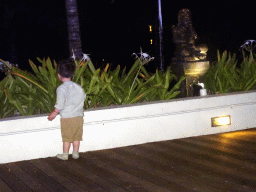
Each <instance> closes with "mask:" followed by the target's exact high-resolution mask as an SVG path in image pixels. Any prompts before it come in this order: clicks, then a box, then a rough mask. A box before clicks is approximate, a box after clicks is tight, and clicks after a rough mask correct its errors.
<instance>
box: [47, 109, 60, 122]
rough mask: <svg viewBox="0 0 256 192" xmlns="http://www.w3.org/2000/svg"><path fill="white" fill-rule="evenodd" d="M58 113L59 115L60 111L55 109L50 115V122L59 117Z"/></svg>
mask: <svg viewBox="0 0 256 192" xmlns="http://www.w3.org/2000/svg"><path fill="white" fill-rule="evenodd" d="M58 113H59V110H58V109H56V108H55V109H54V110H53V111H52V112H51V113H50V115H49V116H48V120H49V121H52V120H53V119H54V118H55V117H56V116H57V115H58Z"/></svg>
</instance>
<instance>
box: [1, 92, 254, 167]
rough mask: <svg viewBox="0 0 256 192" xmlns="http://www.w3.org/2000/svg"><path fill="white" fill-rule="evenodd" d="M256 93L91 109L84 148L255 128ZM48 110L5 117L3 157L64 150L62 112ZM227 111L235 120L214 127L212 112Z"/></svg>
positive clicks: (86, 114) (20, 157) (44, 154)
mask: <svg viewBox="0 0 256 192" xmlns="http://www.w3.org/2000/svg"><path fill="white" fill-rule="evenodd" d="M255 98H256V92H255V91H250V92H239V93H232V94H224V95H213V96H206V97H192V98H181V99H174V100H170V101H158V102H148V103H140V104H132V105H123V106H112V107H104V108H96V109H90V110H86V111H85V112H84V133H83V141H82V142H81V147H80V151H81V152H85V151H91V150H100V149H108V148H114V147H122V146H127V145H135V144H142V143H147V142H155V141H162V140H170V139H178V138H184V137H191V136H198V135H207V134H214V133H221V132H228V131H236V130H242V129H246V128H253V127H256V122H255V119H256V114H255V111H256V103H255V100H256V99H255ZM47 115H48V114H44V115H35V116H27V117H26V116H23V117H12V118H4V119H0V144H1V151H2V152H3V153H2V154H5V155H2V157H1V158H0V163H6V162H13V161H21V160H28V159H35V158H44V157H49V156H55V155H56V154H57V153H61V152H62V141H61V133H60V116H59V115H58V116H57V117H56V118H55V119H54V120H53V121H48V120H47ZM223 115H230V116H231V125H226V126H222V127H211V118H212V117H217V116H223ZM71 151H72V150H71Z"/></svg>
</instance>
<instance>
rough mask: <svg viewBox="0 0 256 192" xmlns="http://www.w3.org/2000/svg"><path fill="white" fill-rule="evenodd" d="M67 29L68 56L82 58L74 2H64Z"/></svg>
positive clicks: (72, 0)
mask: <svg viewBox="0 0 256 192" xmlns="http://www.w3.org/2000/svg"><path fill="white" fill-rule="evenodd" d="M66 12H67V27H68V41H69V52H70V56H71V57H72V56H73V52H74V54H75V57H76V58H77V59H81V58H82V41H81V34H80V24H79V17H78V10H77V2H76V0H66Z"/></svg>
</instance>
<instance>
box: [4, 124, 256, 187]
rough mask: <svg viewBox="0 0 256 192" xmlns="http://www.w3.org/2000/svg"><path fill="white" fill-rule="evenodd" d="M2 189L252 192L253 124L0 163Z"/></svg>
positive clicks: (255, 163) (255, 165)
mask: <svg viewBox="0 0 256 192" xmlns="http://www.w3.org/2000/svg"><path fill="white" fill-rule="evenodd" d="M81 144H82V143H81ZM2 155H3V154H2ZM7 155H8V154H7ZM0 191H3V192H5V191H8V192H9V191H18V192H22V191H24V192H28V191H43V192H47V191H56V192H64V191H72V192H73V191H83V192H85V191H94V192H98V191H110V192H114V191H117V192H122V191H132V192H135V191H140V192H143V191H150V192H155V191H156V192H158V191H159V192H160V191H161V192H163V191H175V192H176V191H178V192H180V191H182V192H185V191H204V192H207V191H210V192H214V191H224V192H227V191H232V192H234V191H246V192H250V191H256V128H253V129H247V130H242V131H237V132H230V133H222V134H215V135H207V136H198V137H191V138H184V139H175V140H169V141H162V142H154V143H146V144H142V145H136V146H128V147H121V148H115V149H107V150H100V151H92V152H86V153H81V154H80V158H79V159H78V160H74V159H72V157H71V156H70V157H69V160H68V161H61V160H58V159H57V158H55V157H49V158H44V159H35V160H30V161H20V162H14V163H8V164H1V165H0Z"/></svg>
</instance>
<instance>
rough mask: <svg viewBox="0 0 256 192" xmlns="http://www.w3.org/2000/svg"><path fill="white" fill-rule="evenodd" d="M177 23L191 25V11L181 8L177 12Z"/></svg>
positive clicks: (185, 25)
mask: <svg viewBox="0 0 256 192" xmlns="http://www.w3.org/2000/svg"><path fill="white" fill-rule="evenodd" d="M178 24H179V25H182V26H184V27H188V26H190V25H192V19H191V12H190V10H189V9H187V8H183V9H181V10H179V12H178Z"/></svg>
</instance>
